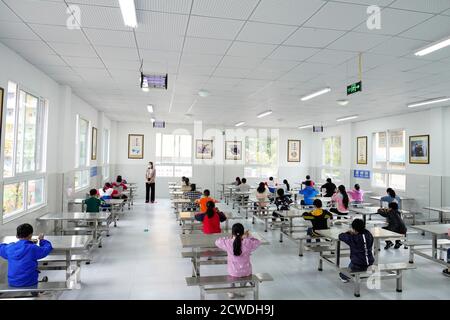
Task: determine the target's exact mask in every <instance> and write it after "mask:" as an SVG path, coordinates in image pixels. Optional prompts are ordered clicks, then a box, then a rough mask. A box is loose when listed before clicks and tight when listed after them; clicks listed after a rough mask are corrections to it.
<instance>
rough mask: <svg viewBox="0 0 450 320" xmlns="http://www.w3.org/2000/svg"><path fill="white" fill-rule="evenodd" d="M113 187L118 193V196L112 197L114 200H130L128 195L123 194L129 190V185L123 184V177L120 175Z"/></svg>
mask: <svg viewBox="0 0 450 320" xmlns="http://www.w3.org/2000/svg"><path fill="white" fill-rule="evenodd" d="M112 187H113V188H114V190H116V191H117V194H116V195H114V194H113V195H112V197H113V198H117V199H124V200H126V199H128V197H127V196H126V195H124V194H122V192H123V191H124V190H127V189H128V187H127V185H126V184H125V183H124V182H123V179H122V176H120V175H119V176H117V178H116V182H113V183H112Z"/></svg>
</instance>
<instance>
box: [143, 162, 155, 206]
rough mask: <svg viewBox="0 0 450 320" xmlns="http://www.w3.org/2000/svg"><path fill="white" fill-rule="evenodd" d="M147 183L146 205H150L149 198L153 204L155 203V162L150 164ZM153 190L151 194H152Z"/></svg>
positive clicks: (146, 176)
mask: <svg viewBox="0 0 450 320" xmlns="http://www.w3.org/2000/svg"><path fill="white" fill-rule="evenodd" d="M145 178H146V183H145V203H148V201H149V198H150V201H151V203H155V179H156V170H155V168H154V167H153V162H149V163H148V168H147V172H146V173H145ZM150 189H151V192H150ZM149 193H151V195H150V197H149Z"/></svg>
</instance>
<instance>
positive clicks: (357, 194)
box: [348, 184, 364, 203]
mask: <svg viewBox="0 0 450 320" xmlns="http://www.w3.org/2000/svg"><path fill="white" fill-rule="evenodd" d="M348 194H349V195H350V198H352V200H353V202H354V203H363V202H364V191H362V190H361V187H360V186H359V184H355V187H354V188H353V190H350V191H349V192H348Z"/></svg>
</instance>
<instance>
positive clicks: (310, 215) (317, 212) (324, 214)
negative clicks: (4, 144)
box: [302, 199, 333, 242]
mask: <svg viewBox="0 0 450 320" xmlns="http://www.w3.org/2000/svg"><path fill="white" fill-rule="evenodd" d="M313 204H314V210H312V211H310V212H305V213H303V215H302V217H303V219H305V220H308V221H311V223H312V228H308V230H306V234H307V235H308V236H311V237H317V236H319V235H318V234H317V233H315V231H316V230H324V229H328V219H333V215H332V214H331V213H330V212H328V211H327V210H324V209H322V201H321V200H320V199H315V200H314V202H313ZM306 242H311V239H307V240H306ZM316 242H320V239H316Z"/></svg>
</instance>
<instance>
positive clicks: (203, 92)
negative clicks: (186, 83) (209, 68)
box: [198, 89, 209, 98]
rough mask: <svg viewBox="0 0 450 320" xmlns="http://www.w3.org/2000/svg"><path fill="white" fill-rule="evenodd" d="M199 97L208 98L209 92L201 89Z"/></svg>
mask: <svg viewBox="0 0 450 320" xmlns="http://www.w3.org/2000/svg"><path fill="white" fill-rule="evenodd" d="M198 95H199V96H200V97H202V98H206V97H207V96H209V91H207V90H203V89H201V90H199V91H198Z"/></svg>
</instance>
